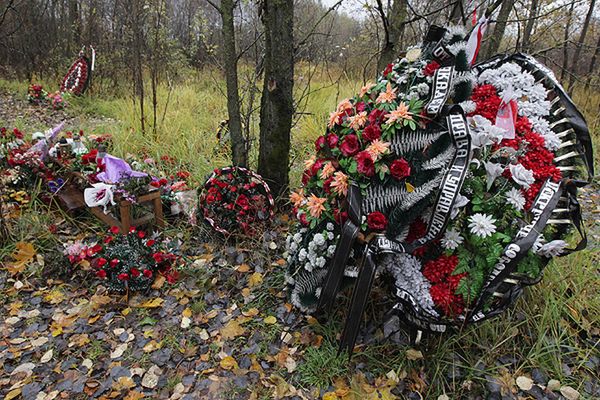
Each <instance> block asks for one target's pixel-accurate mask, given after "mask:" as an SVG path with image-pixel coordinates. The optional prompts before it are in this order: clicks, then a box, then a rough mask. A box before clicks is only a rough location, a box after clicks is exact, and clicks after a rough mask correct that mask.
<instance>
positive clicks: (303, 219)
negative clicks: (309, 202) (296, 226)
mask: <svg viewBox="0 0 600 400" xmlns="http://www.w3.org/2000/svg"><path fill="white" fill-rule="evenodd" d="M299 219H300V223H301V224H302V225H304V226H308V219H306V214H305V213H302V214H300V217H299Z"/></svg>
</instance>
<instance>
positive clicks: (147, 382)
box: [142, 365, 162, 389]
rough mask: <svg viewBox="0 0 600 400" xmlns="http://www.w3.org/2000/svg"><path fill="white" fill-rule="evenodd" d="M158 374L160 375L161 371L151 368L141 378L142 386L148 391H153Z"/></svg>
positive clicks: (156, 367) (156, 383) (155, 367)
mask: <svg viewBox="0 0 600 400" xmlns="http://www.w3.org/2000/svg"><path fill="white" fill-rule="evenodd" d="M160 374H162V370H161V369H160V368H159V367H158V366H156V365H153V366H151V367H150V369H149V370H148V372H146V373H145V374H144V377H143V378H142V386H143V387H145V388H148V389H154V388H155V387H156V385H158V377H159V375H160Z"/></svg>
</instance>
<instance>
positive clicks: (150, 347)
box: [144, 340, 162, 353]
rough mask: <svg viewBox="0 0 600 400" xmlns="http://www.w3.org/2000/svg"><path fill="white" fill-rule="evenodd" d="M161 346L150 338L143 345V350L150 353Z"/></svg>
mask: <svg viewBox="0 0 600 400" xmlns="http://www.w3.org/2000/svg"><path fill="white" fill-rule="evenodd" d="M161 347H162V345H161V344H160V343H159V342H157V341H156V340H151V341H149V342H148V343H146V345H145V346H144V352H146V353H151V352H153V351H156V350H158V349H160V348H161Z"/></svg>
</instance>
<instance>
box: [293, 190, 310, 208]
mask: <svg viewBox="0 0 600 400" xmlns="http://www.w3.org/2000/svg"><path fill="white" fill-rule="evenodd" d="M290 201H291V202H292V204H294V207H300V206H302V205H303V204H304V202H305V201H306V199H305V197H304V189H299V190H298V191H296V192H292V194H291V195H290Z"/></svg>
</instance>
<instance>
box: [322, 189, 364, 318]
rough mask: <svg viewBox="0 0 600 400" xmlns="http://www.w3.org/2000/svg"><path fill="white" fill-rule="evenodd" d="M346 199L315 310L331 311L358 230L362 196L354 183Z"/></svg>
mask: <svg viewBox="0 0 600 400" xmlns="http://www.w3.org/2000/svg"><path fill="white" fill-rule="evenodd" d="M346 201H347V209H348V219H347V220H346V222H345V223H344V226H343V228H342V233H341V237H340V241H339V242H338V244H337V246H336V248H335V253H334V255H333V260H332V262H331V266H330V267H329V269H328V270H327V275H326V276H325V283H324V285H323V288H322V290H321V295H320V296H319V304H318V306H317V310H324V311H325V312H329V311H331V308H332V307H333V303H334V300H335V298H336V296H337V293H338V291H339V289H340V286H341V283H342V278H343V277H344V269H345V268H346V264H347V263H348V258H349V257H350V251H351V250H352V246H353V244H354V241H355V240H356V237H357V236H358V232H359V230H360V228H359V227H360V220H361V218H362V215H361V206H362V204H361V203H362V197H361V193H360V188H359V187H358V186H356V185H354V184H353V185H350V187H349V188H348V196H347V197H346Z"/></svg>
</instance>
